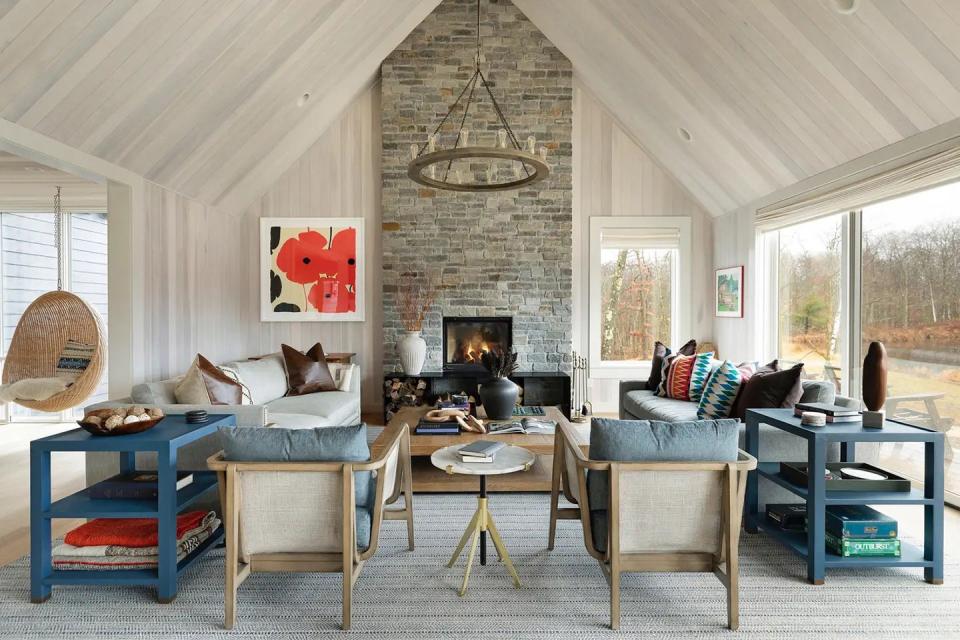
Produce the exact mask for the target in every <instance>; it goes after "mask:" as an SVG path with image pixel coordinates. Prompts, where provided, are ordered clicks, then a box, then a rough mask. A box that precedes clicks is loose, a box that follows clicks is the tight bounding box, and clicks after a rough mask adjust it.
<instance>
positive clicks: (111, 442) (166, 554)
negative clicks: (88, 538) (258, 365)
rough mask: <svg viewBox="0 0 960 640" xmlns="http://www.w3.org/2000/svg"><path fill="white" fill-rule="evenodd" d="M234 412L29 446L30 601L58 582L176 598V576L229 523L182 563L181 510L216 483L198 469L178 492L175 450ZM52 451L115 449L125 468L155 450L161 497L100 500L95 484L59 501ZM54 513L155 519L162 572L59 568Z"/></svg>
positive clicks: (77, 432)
mask: <svg viewBox="0 0 960 640" xmlns="http://www.w3.org/2000/svg"><path fill="white" fill-rule="evenodd" d="M235 425H236V418H235V417H234V416H232V415H211V416H209V420H208V421H207V422H205V423H203V424H199V425H197V424H187V422H186V419H185V418H184V416H182V415H169V416H167V417H165V418H164V419H163V421H161V422H160V423H159V424H157V425H156V426H155V427H153V428H152V429H148V430H147V431H143V432H141V433H134V434H129V435H122V436H94V435H90V434H89V433H87V432H86V431H84V430H83V429H74V430H72V431H67V432H65V433H60V434H57V435H54V436H49V437H47V438H41V439H39V440H34V441H33V442H31V443H30V599H31V600H32V601H33V602H43V601H45V600H47V599H48V598H49V597H50V592H51V589H52V587H53V585H55V584H125V585H133V584H136V585H151V586H155V587H156V589H157V599H158V600H159V601H160V602H164V603H166V602H171V601H172V600H173V599H174V598H175V597H176V595H177V576H178V575H179V573H180V572H181V571H183V570H185V569H186V568H187V567H189V566H190V565H191V564H193V563H194V562H195V561H196V560H197V559H198V558H200V557H201V556H203V554H204V553H206V552H207V550H209V549H210V547H212V546H213V545H215V544H217V543H218V542H219V541H220V540H221V539H222V538H223V528H222V527H221V528H220V530H219V531H218V532H217V533H216V534H214V535H213V536H210V537H209V538H208V539H207V540H205V541H204V542H203V544H201V545H200V547H199V548H197V549H195V550H194V551H193V552H192V553H190V555H188V556H187V557H185V558H184V559H183V560H181V561H180V562H179V563H178V562H177V514H178V513H179V512H180V511H182V510H183V509H185V508H186V507H187V506H188V505H190V504H191V503H193V502H194V501H195V500H196V499H197V498H199V497H200V496H202V495H203V494H204V493H206V492H207V491H208V490H209V489H212V488H214V487H215V486H216V485H217V478H216V474H215V473H213V472H210V471H195V472H193V482H192V483H190V484H189V485H187V486H186V487H184V488H183V489H181V490H180V491H177V489H176V482H177V450H178V449H179V448H180V447H182V446H184V445H186V444H189V443H191V442H195V441H196V440H199V439H200V438H204V437H206V436H209V435H211V434H213V433H215V432H216V431H217V429H218V428H219V427H225V426H235ZM54 451H116V452H117V453H119V454H120V471H121V473H128V472H131V471H134V470H135V468H136V461H135V456H136V453H137V452H138V451H152V452H155V453H156V454H157V470H158V475H159V487H158V494H159V497H157V498H154V499H144V500H124V499H121V500H102V499H101V500H97V499H93V498H91V497H90V490H89V488H87V489H84V490H82V491H78V492H77V493H74V494H73V495H71V496H67V497H66V498H63V499H61V500H57V501H56V502H52V503H51V500H50V454H51V453H52V452H54ZM53 518H157V519H158V520H159V530H158V538H159V542H158V546H159V555H160V557H159V562H158V567H157V569H126V570H110V571H80V570H69V571H67V570H54V569H53V561H52V557H51V551H52V550H51V546H50V545H51V542H52V541H51V539H50V537H51V536H50V528H51V527H50V521H51V520H52V519H53Z"/></svg>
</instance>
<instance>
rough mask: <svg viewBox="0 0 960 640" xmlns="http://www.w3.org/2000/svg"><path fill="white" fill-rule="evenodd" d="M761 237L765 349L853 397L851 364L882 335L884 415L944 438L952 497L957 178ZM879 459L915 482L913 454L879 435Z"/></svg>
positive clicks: (958, 424) (958, 302)
mask: <svg viewBox="0 0 960 640" xmlns="http://www.w3.org/2000/svg"><path fill="white" fill-rule="evenodd" d="M764 243H765V245H766V249H767V251H766V253H767V255H768V263H767V264H768V268H771V269H772V271H774V272H775V277H774V278H773V282H771V283H770V286H769V287H768V289H767V291H768V297H769V298H770V301H769V302H770V303H771V305H770V310H771V312H770V314H769V317H770V319H771V320H770V322H771V327H770V330H769V331H770V334H771V337H772V338H773V340H772V342H773V343H774V344H773V345H772V346H773V347H774V350H775V352H776V355H777V356H779V357H780V358H781V359H783V360H785V361H788V362H798V361H799V362H803V363H804V374H805V375H806V376H807V377H810V378H817V379H825V380H831V381H833V382H834V384H835V385H836V386H837V390H838V392H840V393H843V394H845V395H852V396H855V397H859V396H860V371H859V363H862V362H863V356H864V354H865V353H866V349H867V346H868V345H869V343H870V342H871V341H874V340H879V341H880V342H882V343H883V344H884V346H885V347H886V350H887V354H888V356H889V363H888V377H887V400H886V404H885V407H884V408H885V410H886V412H887V417H888V418H892V419H895V420H899V421H902V422H906V423H909V424H914V425H917V426H921V427H925V428H929V429H935V430H937V431H941V432H943V433H945V434H946V440H947V447H946V489H947V495H948V500H950V501H951V502H954V503H960V280H958V278H957V274H958V273H960V183H954V184H949V185H945V186H939V187H935V188H932V189H928V190H926V191H921V192H917V193H912V194H909V195H905V196H902V197H899V198H896V199H892V200H887V201H884V202H882V203H879V204H874V205H870V206H866V207H863V208H862V209H858V210H856V211H850V212H847V213H842V214H836V215H831V216H826V217H821V218H817V219H815V220H812V221H807V222H802V223H799V224H796V225H792V226H787V227H783V228H781V229H779V230H776V231H772V232H769V233H767V234H765V236H764ZM851 363H852V365H851ZM880 463H881V464H882V465H883V466H884V467H886V468H888V469H890V470H892V471H898V472H901V473H904V474H906V475H909V476H911V477H913V478H915V479H920V478H922V475H923V474H922V469H923V450H922V448H920V447H917V446H909V445H900V444H892V443H885V444H883V445H882V446H881V449H880Z"/></svg>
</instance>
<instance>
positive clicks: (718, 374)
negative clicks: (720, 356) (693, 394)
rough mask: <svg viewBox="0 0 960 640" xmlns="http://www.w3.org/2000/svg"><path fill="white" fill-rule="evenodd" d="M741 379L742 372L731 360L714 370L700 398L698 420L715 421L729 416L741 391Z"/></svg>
mask: <svg viewBox="0 0 960 640" xmlns="http://www.w3.org/2000/svg"><path fill="white" fill-rule="evenodd" d="M741 379H742V375H741V373H740V370H739V369H737V367H736V366H735V365H734V364H733V363H732V362H730V361H729V360H727V361H724V363H723V364H721V365H720V366H719V367H717V368H716V369H714V371H713V374H711V375H710V379H709V380H707V382H706V385H705V386H704V388H703V394H702V395H701V396H700V404H699V405H698V406H697V418H698V419H700V420H715V419H717V418H726V417H727V416H729V415H730V409H732V408H733V401H734V400H736V398H737V391H738V390H739V389H740V381H741Z"/></svg>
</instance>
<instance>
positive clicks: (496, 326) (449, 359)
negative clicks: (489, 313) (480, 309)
mask: <svg viewBox="0 0 960 640" xmlns="http://www.w3.org/2000/svg"><path fill="white" fill-rule="evenodd" d="M512 344H513V319H512V318H477V317H462V318H461V317H452V318H451V317H445V318H444V319H443V370H444V371H471V370H473V371H479V370H483V363H482V361H481V357H482V355H483V354H484V353H488V352H493V353H506V352H508V351H510V349H511V347H512Z"/></svg>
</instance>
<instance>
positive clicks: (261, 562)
mask: <svg viewBox="0 0 960 640" xmlns="http://www.w3.org/2000/svg"><path fill="white" fill-rule="evenodd" d="M381 442H382V443H383V444H382V445H380V443H381ZM207 464H208V467H209V468H210V469H212V470H214V471H216V472H217V475H218V479H219V486H220V499H221V504H222V505H223V512H224V523H225V527H226V543H227V554H226V580H225V582H226V585H225V593H224V626H225V627H226V628H227V629H232V628H233V626H234V624H235V623H236V603H237V589H238V587H239V586H240V584H241V583H242V582H243V581H244V580H246V578H247V577H249V575H250V574H251V573H253V572H257V571H267V572H278V571H289V572H333V573H342V574H343V618H342V627H343V629H344V630H347V629H349V628H350V606H351V596H352V593H353V585H354V583H356V581H357V578H358V577H359V576H360V572H361V570H362V569H363V565H364V562H365V561H366V560H367V559H368V558H370V557H371V556H372V555H373V554H374V553H375V552H376V551H377V544H378V540H379V532H380V525H381V523H382V522H383V520H384V519H386V520H406V521H407V541H408V544H409V549H410V550H411V551H412V550H413V545H414V543H413V485H412V481H411V474H410V433H409V430H408V428H407V426H406V425H401V426H400V427H388V428H387V431H386V432H385V433H384V434H382V435H381V436H380V438H378V440H377V443H375V446H374V451H373V455H372V456H371V460H370V461H368V462H356V461H351V462H338V461H333V462H232V461H229V460H225V459H224V452H223V451H221V452H219V453H217V454H214V455H213V456H211V457H210V458H209V459H208V461H207ZM357 472H374V473H375V474H376V476H375V479H374V480H373V485H374V486H375V490H371V491H370V495H371V497H373V496H375V497H373V501H372V505H371V508H369V509H364V508H363V507H358V505H357V492H356V486H355V481H356V475H355V474H356V473H357ZM401 492H402V493H403V494H404V508H403V509H396V508H394V509H386V508H385V506H386V505H388V504H392V503H393V502H395V501H396V500H397V499H398V498H399V496H400V493H401Z"/></svg>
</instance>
